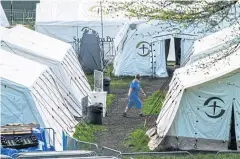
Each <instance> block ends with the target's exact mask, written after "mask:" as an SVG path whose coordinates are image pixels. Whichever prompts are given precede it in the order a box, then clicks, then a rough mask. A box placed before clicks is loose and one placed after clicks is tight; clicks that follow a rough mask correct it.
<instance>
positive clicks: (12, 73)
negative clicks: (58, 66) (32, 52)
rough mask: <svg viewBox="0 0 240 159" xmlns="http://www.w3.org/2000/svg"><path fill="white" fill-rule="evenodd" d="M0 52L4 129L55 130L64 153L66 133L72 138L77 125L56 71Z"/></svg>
mask: <svg viewBox="0 0 240 159" xmlns="http://www.w3.org/2000/svg"><path fill="white" fill-rule="evenodd" d="M0 52H1V53H0V56H1V58H0V70H1V73H0V76H1V125H5V124H11V123H24V124H29V123H38V124H40V126H41V127H44V128H53V129H54V131H55V132H56V134H55V135H56V141H55V146H56V150H62V137H61V135H62V131H65V132H67V133H68V134H69V135H71V136H72V135H73V133H74V129H75V126H76V124H77V121H76V120H75V119H74V117H73V115H71V113H70V112H69V109H68V108H67V107H70V105H69V103H67V101H66V100H65V99H64V97H63V96H62V95H61V93H60V91H59V89H60V87H61V86H60V85H58V84H57V83H56V82H55V80H57V79H56V78H55V75H54V74H53V72H52V70H51V69H50V68H49V67H48V66H46V65H43V64H40V63H38V62H35V61H32V60H29V59H25V58H24V57H21V56H18V55H15V54H12V53H9V52H7V51H5V50H2V49H1V50H0ZM51 140H52V141H53V138H51Z"/></svg>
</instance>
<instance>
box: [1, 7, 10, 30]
mask: <svg viewBox="0 0 240 159" xmlns="http://www.w3.org/2000/svg"><path fill="white" fill-rule="evenodd" d="M0 25H1V26H4V27H8V26H9V22H8V19H7V17H6V14H5V12H4V10H3V7H2V4H1V3H0Z"/></svg>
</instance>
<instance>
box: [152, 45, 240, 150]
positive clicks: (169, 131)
mask: <svg viewBox="0 0 240 159" xmlns="http://www.w3.org/2000/svg"><path fill="white" fill-rule="evenodd" d="M215 51H217V52H218V53H216V54H211V55H209V56H206V57H205V58H203V59H199V60H198V61H196V62H194V63H192V64H189V65H187V66H185V67H182V68H180V69H177V71H175V73H174V76H173V79H172V81H171V83H170V85H169V91H168V94H167V97H166V99H165V102H164V104H163V107H162V110H161V112H160V114H159V116H158V119H157V121H156V127H155V128H153V129H150V130H149V131H148V132H147V134H148V135H149V137H150V142H149V144H148V145H149V147H150V149H152V150H153V149H155V150H157V149H168V148H174V149H181V150H213V151H217V150H227V149H228V146H229V145H231V144H234V142H236V143H237V145H235V149H236V148H237V149H238V150H240V149H239V146H240V116H239V112H240V89H239V88H240V80H239V79H240V63H239V61H240V47H239V44H236V45H232V46H229V47H226V48H223V49H222V50H221V51H219V50H215ZM230 132H231V133H230ZM233 133H235V135H233Z"/></svg>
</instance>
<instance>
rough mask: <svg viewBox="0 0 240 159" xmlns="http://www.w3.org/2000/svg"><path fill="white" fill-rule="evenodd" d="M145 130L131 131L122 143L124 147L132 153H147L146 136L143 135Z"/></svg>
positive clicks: (143, 128)
mask: <svg viewBox="0 0 240 159" xmlns="http://www.w3.org/2000/svg"><path fill="white" fill-rule="evenodd" d="M146 131H147V128H145V127H141V128H138V129H135V130H134V131H132V132H131V133H130V135H129V137H128V138H127V139H126V141H125V142H124V143H123V144H124V146H125V147H127V148H129V149H130V150H131V151H132V152H140V151H142V152H148V151H149V148H148V146H147V144H148V141H149V139H148V136H147V135H146V134H145V133H146Z"/></svg>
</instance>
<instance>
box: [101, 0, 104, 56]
mask: <svg viewBox="0 0 240 159" xmlns="http://www.w3.org/2000/svg"><path fill="white" fill-rule="evenodd" d="M100 9H101V27H102V56H103V57H102V58H103V61H104V41H103V15H102V0H100Z"/></svg>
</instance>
